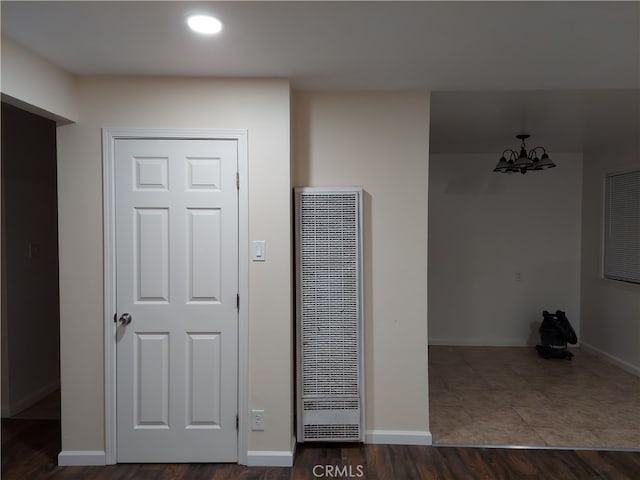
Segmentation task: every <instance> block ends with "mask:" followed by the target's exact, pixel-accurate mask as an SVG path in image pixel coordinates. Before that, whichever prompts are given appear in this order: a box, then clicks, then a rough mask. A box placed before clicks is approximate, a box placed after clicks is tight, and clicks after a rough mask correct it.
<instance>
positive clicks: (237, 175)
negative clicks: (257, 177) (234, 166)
mask: <svg viewBox="0 0 640 480" xmlns="http://www.w3.org/2000/svg"><path fill="white" fill-rule="evenodd" d="M236 188H237V189H238V190H240V172H236Z"/></svg>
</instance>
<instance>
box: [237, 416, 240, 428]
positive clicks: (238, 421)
mask: <svg viewBox="0 0 640 480" xmlns="http://www.w3.org/2000/svg"><path fill="white" fill-rule="evenodd" d="M236 430H240V417H239V416H238V415H236Z"/></svg>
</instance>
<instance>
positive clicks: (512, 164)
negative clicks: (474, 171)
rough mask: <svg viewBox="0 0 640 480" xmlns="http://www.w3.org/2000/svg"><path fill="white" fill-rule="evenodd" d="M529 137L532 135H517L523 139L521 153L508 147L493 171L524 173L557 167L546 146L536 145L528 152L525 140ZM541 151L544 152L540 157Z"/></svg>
mask: <svg viewBox="0 0 640 480" xmlns="http://www.w3.org/2000/svg"><path fill="white" fill-rule="evenodd" d="M529 137H530V135H527V134H526V133H523V134H521V135H516V138H517V139H520V140H522V144H521V145H520V153H518V152H516V151H515V150H511V149H510V148H508V149H506V150H505V151H504V152H502V156H501V157H500V160H499V161H498V165H496V168H494V169H493V171H494V172H498V173H513V172H520V173H522V174H523V175H524V174H525V173H527V172H531V171H535V170H547V169H548V168H553V167H555V166H556V164H555V163H553V162H552V161H551V159H550V158H549V155H547V151H546V150H545V149H544V148H542V147H535V148H532V149H531V150H529V152H527V146H526V145H525V144H524V141H525V140H526V139H527V138H529ZM539 151H540V152H542V155H541V156H540V157H538V152H539ZM507 154H508V155H509V160H507V157H506V156H505V155H507Z"/></svg>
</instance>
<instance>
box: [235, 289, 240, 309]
mask: <svg viewBox="0 0 640 480" xmlns="http://www.w3.org/2000/svg"><path fill="white" fill-rule="evenodd" d="M236 308H237V309H238V310H240V294H239V293H238V294H237V295H236Z"/></svg>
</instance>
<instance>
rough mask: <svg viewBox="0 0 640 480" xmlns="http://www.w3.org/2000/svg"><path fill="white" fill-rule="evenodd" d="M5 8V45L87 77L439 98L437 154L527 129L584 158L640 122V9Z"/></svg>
mask: <svg viewBox="0 0 640 480" xmlns="http://www.w3.org/2000/svg"><path fill="white" fill-rule="evenodd" d="M1 8H2V33H3V34H5V35H7V36H9V37H11V38H13V39H14V40H15V41H16V42H18V43H19V44H21V45H23V46H24V47H26V48H28V49H29V50H32V51H33V52H35V53H37V54H39V55H41V56H43V57H44V58H46V59H48V60H49V61H51V62H52V63H54V64H56V65H58V66H60V67H62V68H63V69H65V70H67V71H69V72H71V73H74V74H77V75H179V76H216V77H286V78H289V79H290V80H291V84H292V87H293V88H294V89H309V90H311V89H312V90H429V91H432V92H433V97H432V102H433V103H432V107H433V108H432V132H431V142H432V149H435V150H434V151H454V150H455V151H461V150H462V151H465V150H466V151H476V150H478V149H481V150H482V151H484V150H486V149H487V148H488V149H490V150H489V151H495V148H496V147H495V144H494V142H493V141H492V140H491V139H492V138H498V137H499V138H500V140H499V141H500V142H504V141H505V139H506V140H507V141H508V140H509V139H510V138H512V136H513V135H515V134H516V133H519V132H520V131H521V130H522V129H523V128H524V129H527V130H528V131H529V133H532V134H533V135H535V136H538V137H540V136H541V137H542V138H541V139H540V140H541V141H542V140H544V139H545V137H546V138H547V140H546V141H551V140H553V141H557V143H558V146H559V147H562V149H563V150H564V149H569V150H568V151H576V148H577V147H580V145H582V146H584V142H585V141H586V139H592V136H591V135H590V134H589V131H590V130H589V129H590V128H591V129H593V128H594V127H593V126H589V125H590V124H591V123H593V122H594V121H595V120H594V119H597V118H599V117H601V116H602V113H603V112H604V114H605V116H607V117H613V119H614V120H615V121H614V124H615V123H616V122H619V121H620V119H627V118H631V119H632V120H634V121H635V119H636V117H637V116H638V112H639V111H640V110H639V109H640V104H637V103H636V104H632V105H631V106H630V105H629V104H628V102H626V101H628V100H629V99H631V100H636V101H637V100H638V98H637V95H636V94H635V93H634V90H637V89H638V88H639V87H640V33H639V32H640V2H609V1H602V2H400V1H395V2H362V1H360V2H271V1H260V2H242V1H233V2H188V1H177V2H165V1H161V2H156V1H145V2H93V1H88V2H73V1H72V2H56V1H45V2H30V1H29V2H24V1H23V2H10V1H2V3H1ZM191 12H208V13H211V14H214V15H216V16H218V18H220V19H221V20H222V22H223V24H224V29H223V31H222V33H221V34H220V35H218V36H215V37H200V36H197V35H195V34H193V33H191V32H190V31H189V30H188V29H187V27H186V25H185V21H184V20H185V16H186V15H187V14H188V13H191ZM605 90H606V91H607V92H606V93H605V92H603V91H605ZM620 91H622V92H620ZM625 92H626V93H625ZM565 94H566V97H565ZM607 95H612V97H611V102H610V101H608V99H607V98H608V97H607ZM605 97H607V98H605ZM624 99H626V101H625V100H624ZM618 109H621V110H619V111H618ZM601 110H602V111H601ZM605 127H606V128H607V129H610V130H611V132H610V133H612V134H613V133H614V131H615V130H619V129H614V128H612V125H611V124H610V122H609V124H604V123H603V128H605ZM596 130H598V129H597V128H596ZM623 130H624V128H623ZM562 138H564V140H562ZM514 140H515V139H514ZM532 140H533V141H535V137H534V138H532ZM562 142H564V144H562ZM512 143H513V142H512ZM492 145H494V146H492ZM503 148H506V147H503ZM471 149H472V150H471ZM501 149H502V148H500V150H501ZM481 150H478V151H481Z"/></svg>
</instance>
